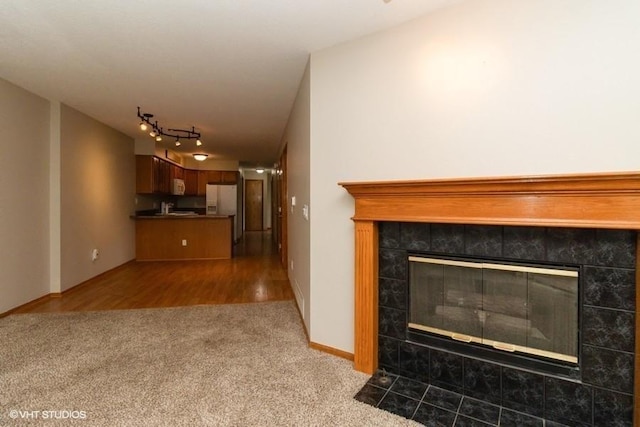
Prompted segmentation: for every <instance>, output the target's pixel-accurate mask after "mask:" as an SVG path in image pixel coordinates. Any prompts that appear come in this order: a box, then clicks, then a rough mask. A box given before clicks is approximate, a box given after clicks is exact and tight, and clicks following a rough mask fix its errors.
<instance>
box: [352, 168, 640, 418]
mask: <svg viewBox="0 0 640 427" xmlns="http://www.w3.org/2000/svg"><path fill="white" fill-rule="evenodd" d="M339 185H341V186H343V187H344V188H345V189H346V190H347V191H348V192H349V194H351V195H352V196H353V197H354V199H355V214H354V216H353V220H354V222H355V331H354V335H355V345H354V367H355V369H356V370H358V371H361V372H365V373H368V374H373V373H374V372H375V370H376V369H377V367H378V264H377V263H378V222H380V221H400V222H431V223H454V224H495V225H523V226H544V227H578V228H606V229H626V230H640V172H624V173H598V174H576V175H548V176H522V177H500V178H468V179H437V180H425V181H385V182H341V183H339ZM639 247H640V242H639ZM638 252H639V254H638V256H639V257H640V251H638ZM636 272H637V273H636V274H637V277H636V286H637V284H638V283H639V282H640V268H638V261H636ZM636 295H637V297H636V306H637V307H640V292H636ZM635 370H636V373H638V372H640V316H636V369H635ZM635 389H636V393H635V395H636V399H638V398H639V397H640V375H638V374H636V375H635ZM635 406H636V411H635V413H636V417H637V416H638V413H639V411H638V400H636V405H635Z"/></svg>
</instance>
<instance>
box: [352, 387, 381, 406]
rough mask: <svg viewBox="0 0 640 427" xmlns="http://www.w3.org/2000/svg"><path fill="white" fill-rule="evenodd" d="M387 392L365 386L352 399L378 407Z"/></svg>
mask: <svg viewBox="0 0 640 427" xmlns="http://www.w3.org/2000/svg"><path fill="white" fill-rule="evenodd" d="M386 392H387V390H385V389H382V388H380V387H376V386H373V385H371V384H365V385H364V387H362V389H360V391H359V392H358V393H356V395H355V396H353V398H354V399H356V400H357V401H360V402H362V403H366V404H367V405H371V406H378V403H380V401H381V400H382V398H383V397H384V395H385V393H386Z"/></svg>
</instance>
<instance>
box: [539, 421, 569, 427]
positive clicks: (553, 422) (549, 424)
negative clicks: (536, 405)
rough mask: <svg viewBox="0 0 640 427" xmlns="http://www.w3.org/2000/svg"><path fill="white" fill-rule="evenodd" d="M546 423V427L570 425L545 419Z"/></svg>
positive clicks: (565, 426)
mask: <svg viewBox="0 0 640 427" xmlns="http://www.w3.org/2000/svg"><path fill="white" fill-rule="evenodd" d="M544 425H545V427H569V426H567V425H566V424H562V423H557V422H555V421H551V420H545V421H544Z"/></svg>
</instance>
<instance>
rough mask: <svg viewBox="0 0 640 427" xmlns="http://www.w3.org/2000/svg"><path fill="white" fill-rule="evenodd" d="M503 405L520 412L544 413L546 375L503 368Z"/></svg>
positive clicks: (538, 414)
mask: <svg viewBox="0 0 640 427" xmlns="http://www.w3.org/2000/svg"><path fill="white" fill-rule="evenodd" d="M502 405H503V406H505V407H508V408H511V409H515V410H516V411H519V412H526V413H527V414H531V415H536V416H539V417H540V416H542V415H543V414H544V412H543V410H544V377H543V376H542V375H538V374H534V373H531V372H525V371H521V370H518V369H511V368H502Z"/></svg>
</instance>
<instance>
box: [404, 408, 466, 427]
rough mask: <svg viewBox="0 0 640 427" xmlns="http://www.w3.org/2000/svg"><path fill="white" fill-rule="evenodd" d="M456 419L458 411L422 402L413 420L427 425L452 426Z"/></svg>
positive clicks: (433, 426)
mask: <svg viewBox="0 0 640 427" xmlns="http://www.w3.org/2000/svg"><path fill="white" fill-rule="evenodd" d="M455 419H456V413H455V412H451V411H447V410H445V409H442V408H438V407H435V406H433V405H429V404H428V403H424V402H423V403H421V404H420V406H418V410H417V411H416V413H415V414H414V415H413V420H414V421H417V422H419V423H420V424H424V425H425V426H427V427H451V426H452V425H453V422H454V420H455Z"/></svg>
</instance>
